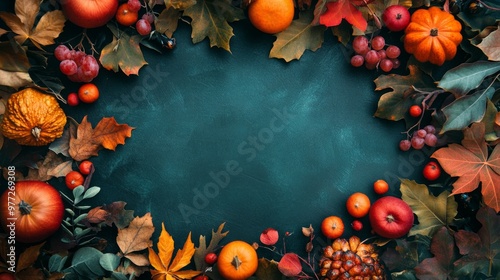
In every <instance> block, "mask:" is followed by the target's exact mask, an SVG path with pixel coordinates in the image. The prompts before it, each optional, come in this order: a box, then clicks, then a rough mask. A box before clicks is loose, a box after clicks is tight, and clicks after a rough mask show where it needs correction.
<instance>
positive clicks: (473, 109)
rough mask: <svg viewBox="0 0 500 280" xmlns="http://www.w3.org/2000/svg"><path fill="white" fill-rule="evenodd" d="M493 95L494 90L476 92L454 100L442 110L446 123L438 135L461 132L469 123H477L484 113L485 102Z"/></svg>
mask: <svg viewBox="0 0 500 280" xmlns="http://www.w3.org/2000/svg"><path fill="white" fill-rule="evenodd" d="M493 94H495V89H494V88H491V87H490V88H488V89H486V90H481V91H478V92H476V93H474V94H472V95H465V96H463V97H461V98H458V99H456V100H455V101H453V102H452V103H450V104H449V105H447V106H445V107H444V108H443V109H442V110H443V113H444V115H445V116H446V121H445V123H444V124H443V128H442V129H441V131H440V133H441V134H442V133H445V132H446V131H449V130H462V129H465V128H466V127H468V126H469V125H470V124H471V123H474V122H479V121H481V119H482V118H483V116H484V113H485V112H486V101H487V100H488V98H491V97H492V96H493Z"/></svg>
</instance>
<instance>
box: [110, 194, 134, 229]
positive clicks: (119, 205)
mask: <svg viewBox="0 0 500 280" xmlns="http://www.w3.org/2000/svg"><path fill="white" fill-rule="evenodd" d="M125 205H127V203H126V202H124V201H115V202H112V203H110V204H107V205H104V206H103V207H102V210H105V211H106V212H108V214H109V215H108V216H106V221H105V222H106V224H108V225H109V226H111V224H113V223H114V224H115V226H116V227H117V228H119V229H120V228H125V227H127V226H128V225H129V224H130V222H131V221H132V220H133V219H134V210H125Z"/></svg>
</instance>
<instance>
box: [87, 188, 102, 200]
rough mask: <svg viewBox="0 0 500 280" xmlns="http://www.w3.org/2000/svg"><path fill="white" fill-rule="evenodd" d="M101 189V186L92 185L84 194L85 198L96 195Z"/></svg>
mask: <svg viewBox="0 0 500 280" xmlns="http://www.w3.org/2000/svg"><path fill="white" fill-rule="evenodd" d="M100 191H101V188H99V187H90V188H88V189H87V191H86V192H85V194H84V195H83V199H88V198H92V197H94V196H96V195H97V194H98V193H99V192H100Z"/></svg>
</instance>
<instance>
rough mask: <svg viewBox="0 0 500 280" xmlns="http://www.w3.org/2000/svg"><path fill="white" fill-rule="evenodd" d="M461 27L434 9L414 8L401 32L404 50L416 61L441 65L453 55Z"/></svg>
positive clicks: (446, 13)
mask: <svg viewBox="0 0 500 280" xmlns="http://www.w3.org/2000/svg"><path fill="white" fill-rule="evenodd" d="M461 30H462V25H461V24H460V22H458V21H457V20H456V19H455V18H454V17H453V15H452V14H450V13H448V12H445V11H442V10H441V9H440V8H438V7H430V8H429V9H418V10H416V11H415V12H414V13H413V15H412V16H411V21H410V24H409V25H408V26H407V27H406V29H405V36H404V48H405V50H406V51H407V52H408V53H410V54H413V55H414V56H415V58H416V59H417V60H418V61H420V62H427V61H429V62H430V63H432V64H435V65H443V63H444V62H445V61H446V60H451V59H452V58H454V57H455V55H456V54H457V46H458V45H459V44H460V42H461V41H462V35H461V34H460V31H461Z"/></svg>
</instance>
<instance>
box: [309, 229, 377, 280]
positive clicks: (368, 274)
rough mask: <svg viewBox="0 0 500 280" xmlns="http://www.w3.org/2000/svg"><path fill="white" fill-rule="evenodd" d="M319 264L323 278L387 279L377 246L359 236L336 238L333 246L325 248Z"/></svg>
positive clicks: (345, 279)
mask: <svg viewBox="0 0 500 280" xmlns="http://www.w3.org/2000/svg"><path fill="white" fill-rule="evenodd" d="M319 266H320V271H319V273H320V276H321V277H322V278H321V279H323V280H334V279H338V280H341V279H342V280H347V279H349V280H351V279H353V280H354V279H356V280H357V279H360V280H382V279H383V280H385V279H386V277H385V273H384V268H383V266H382V264H380V262H379V260H378V254H377V253H376V252H375V248H374V247H373V246H372V245H370V244H365V243H361V240H360V239H359V237H357V236H352V237H351V238H349V240H346V239H343V238H337V239H335V240H334V241H333V243H332V245H331V246H327V247H325V248H324V249H323V256H322V258H321V259H320V262H319Z"/></svg>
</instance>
